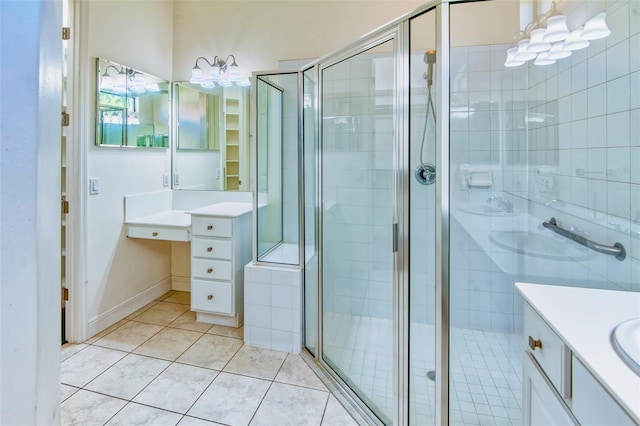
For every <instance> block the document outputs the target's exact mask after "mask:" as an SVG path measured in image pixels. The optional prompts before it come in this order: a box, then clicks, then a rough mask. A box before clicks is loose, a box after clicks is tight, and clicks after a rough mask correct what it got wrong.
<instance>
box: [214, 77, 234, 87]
mask: <svg viewBox="0 0 640 426" xmlns="http://www.w3.org/2000/svg"><path fill="white" fill-rule="evenodd" d="M218 84H219V85H220V87H231V86H233V83H231V80H227V79H226V78H224V79H220V81H219V82H218Z"/></svg>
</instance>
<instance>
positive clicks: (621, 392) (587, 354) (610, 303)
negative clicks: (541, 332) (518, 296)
mask: <svg viewBox="0 0 640 426" xmlns="http://www.w3.org/2000/svg"><path fill="white" fill-rule="evenodd" d="M516 287H517V288H518V289H519V290H520V292H521V293H522V295H523V296H524V298H525V300H526V301H527V302H529V304H530V305H531V307H532V308H533V309H534V310H535V311H536V312H537V313H538V314H540V316H542V318H544V319H545V321H547V323H548V324H549V325H550V326H551V328H553V329H554V331H555V332H556V333H557V334H558V335H559V336H560V337H561V338H562V340H564V341H565V342H566V344H567V345H568V346H569V347H570V349H571V351H572V352H573V354H574V355H575V356H576V357H577V358H578V359H580V361H582V363H583V364H584V365H585V367H586V368H587V369H588V370H589V371H590V372H591V374H593V375H594V377H596V378H597V379H598V381H599V382H600V384H601V385H602V386H604V387H605V388H606V389H607V390H608V391H609V393H610V394H611V395H612V396H613V397H614V398H615V399H616V400H617V402H618V403H619V404H620V405H621V406H622V407H624V408H625V410H626V411H627V413H629V414H630V415H631V416H632V417H633V419H634V420H635V421H636V422H638V423H640V376H638V375H637V374H636V373H635V372H633V371H632V370H631V369H630V368H629V367H628V366H627V364H625V363H624V361H623V360H622V359H621V358H620V357H619V356H618V353H617V352H616V351H615V349H614V348H613V345H612V341H611V339H612V335H611V333H612V332H613V330H614V328H615V327H616V326H617V325H618V324H620V323H621V322H623V321H626V320H629V319H633V318H639V317H640V293H634V292H624V291H614V290H598V289H591V288H577V287H560V286H551V285H542V284H525V283H516Z"/></svg>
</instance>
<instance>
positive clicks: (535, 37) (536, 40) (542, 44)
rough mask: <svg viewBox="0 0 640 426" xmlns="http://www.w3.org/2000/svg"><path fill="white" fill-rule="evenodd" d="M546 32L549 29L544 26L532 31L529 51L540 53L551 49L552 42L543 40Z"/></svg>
mask: <svg viewBox="0 0 640 426" xmlns="http://www.w3.org/2000/svg"><path fill="white" fill-rule="evenodd" d="M546 32H547V30H545V29H544V28H538V29H537V30H533V31H531V41H529V46H528V47H527V52H535V53H540V52H546V51H547V50H549V49H551V44H550V43H548V42H546V41H543V40H542V38H543V37H544V35H545V33H546Z"/></svg>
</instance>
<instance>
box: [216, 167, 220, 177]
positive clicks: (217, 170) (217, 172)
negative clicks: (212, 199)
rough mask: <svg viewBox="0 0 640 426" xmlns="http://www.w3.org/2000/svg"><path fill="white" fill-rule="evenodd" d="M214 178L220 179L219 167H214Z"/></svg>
mask: <svg viewBox="0 0 640 426" xmlns="http://www.w3.org/2000/svg"><path fill="white" fill-rule="evenodd" d="M216 179H220V169H216Z"/></svg>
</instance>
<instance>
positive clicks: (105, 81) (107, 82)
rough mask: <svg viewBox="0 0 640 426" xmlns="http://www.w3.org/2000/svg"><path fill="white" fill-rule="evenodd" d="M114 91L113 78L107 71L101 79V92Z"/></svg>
mask: <svg viewBox="0 0 640 426" xmlns="http://www.w3.org/2000/svg"><path fill="white" fill-rule="evenodd" d="M111 89H113V80H112V79H111V76H110V75H109V74H108V73H107V72H106V71H105V72H104V74H103V75H102V76H101V77H100V90H111Z"/></svg>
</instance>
